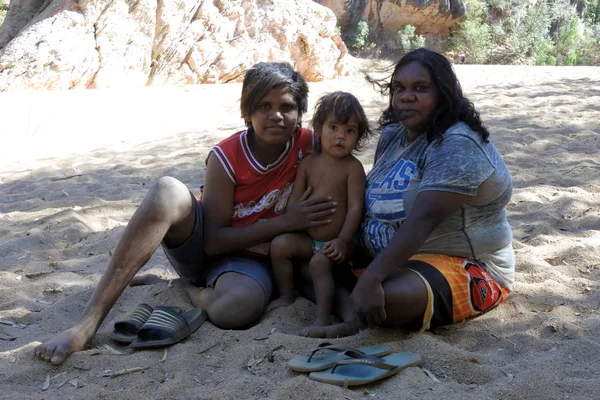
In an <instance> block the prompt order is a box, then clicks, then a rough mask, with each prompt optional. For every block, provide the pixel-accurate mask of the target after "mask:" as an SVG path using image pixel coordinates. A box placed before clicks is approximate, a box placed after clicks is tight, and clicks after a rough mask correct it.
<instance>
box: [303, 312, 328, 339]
mask: <svg viewBox="0 0 600 400" xmlns="http://www.w3.org/2000/svg"><path fill="white" fill-rule="evenodd" d="M332 323H333V319H332V318H331V316H330V315H329V316H327V317H319V316H317V317H316V318H315V322H313V323H312V325H309V326H307V327H306V328H303V329H300V331H299V332H298V336H305V337H318V336H312V335H311V334H310V333H311V332H313V331H320V330H322V329H325V327H327V326H329V325H331V324H332Z"/></svg>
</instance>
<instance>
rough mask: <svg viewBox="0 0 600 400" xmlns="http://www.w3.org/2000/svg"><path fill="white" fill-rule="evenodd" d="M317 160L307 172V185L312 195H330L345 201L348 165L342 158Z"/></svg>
mask: <svg viewBox="0 0 600 400" xmlns="http://www.w3.org/2000/svg"><path fill="white" fill-rule="evenodd" d="M328 161H330V160H323V161H321V160H318V161H317V162H314V163H312V165H311V166H310V168H308V170H307V171H306V172H307V174H306V175H307V183H308V186H310V187H312V189H313V191H312V195H313V196H315V195H323V196H331V197H333V199H334V200H335V201H338V202H341V203H346V201H347V199H346V197H347V193H348V165H347V163H346V162H344V161H342V160H338V161H335V162H328Z"/></svg>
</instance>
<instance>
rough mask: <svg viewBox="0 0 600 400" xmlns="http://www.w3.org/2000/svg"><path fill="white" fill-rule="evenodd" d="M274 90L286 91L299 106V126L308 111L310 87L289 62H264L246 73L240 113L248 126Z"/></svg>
mask: <svg viewBox="0 0 600 400" xmlns="http://www.w3.org/2000/svg"><path fill="white" fill-rule="evenodd" d="M273 89H286V90H287V91H288V92H289V93H291V94H292V96H293V97H294V100H295V101H296V104H298V125H300V124H301V122H302V115H303V114H304V113H305V112H306V110H307V109H308V85H307V84H306V81H305V80H304V77H303V76H302V75H300V73H298V72H296V71H294V67H292V66H291V65H290V64H289V63H287V62H262V63H258V64H255V65H254V66H253V67H252V68H250V69H249V70H248V71H246V75H245V76H244V82H243V84H242V98H241V100H240V111H241V112H242V118H244V121H246V126H247V127H250V126H251V125H252V123H251V122H250V116H251V115H252V114H254V113H255V112H256V111H257V110H258V106H259V104H260V101H261V100H262V99H263V98H264V97H265V96H266V95H267V93H269V92H270V91H271V90H273Z"/></svg>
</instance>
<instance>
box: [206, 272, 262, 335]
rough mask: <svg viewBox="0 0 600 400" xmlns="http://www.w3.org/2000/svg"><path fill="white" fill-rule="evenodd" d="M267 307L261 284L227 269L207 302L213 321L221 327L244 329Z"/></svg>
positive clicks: (207, 309)
mask: <svg viewBox="0 0 600 400" xmlns="http://www.w3.org/2000/svg"><path fill="white" fill-rule="evenodd" d="M265 306H266V299H265V293H264V289H263V288H262V286H261V285H260V284H259V283H258V282H256V281H255V280H254V279H252V278H250V277H248V276H245V275H242V274H238V273H235V272H228V273H225V274H223V275H221V276H220V277H219V279H218V280H217V283H216V285H215V288H214V290H213V292H212V294H211V296H210V299H209V300H208V304H206V311H207V313H208V316H209V318H210V320H211V322H212V323H213V324H215V325H216V326H218V327H219V328H222V329H239V328H244V327H246V326H248V325H250V324H252V323H254V322H256V321H257V320H258V318H260V316H261V315H262V313H263V312H264V309H265Z"/></svg>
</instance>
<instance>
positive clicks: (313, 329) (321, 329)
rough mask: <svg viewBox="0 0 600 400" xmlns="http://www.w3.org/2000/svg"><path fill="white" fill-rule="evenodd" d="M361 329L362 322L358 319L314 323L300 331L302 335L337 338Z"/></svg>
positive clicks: (299, 333) (350, 334)
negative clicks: (329, 323)
mask: <svg viewBox="0 0 600 400" xmlns="http://www.w3.org/2000/svg"><path fill="white" fill-rule="evenodd" d="M359 331H360V322H359V321H358V320H354V321H350V322H342V323H339V324H333V325H328V326H318V325H312V326H309V327H307V328H304V329H302V330H301V331H300V332H298V335H300V336H306V337H311V338H327V339H335V338H339V337H345V336H352V335H354V334H356V333H358V332H359Z"/></svg>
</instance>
